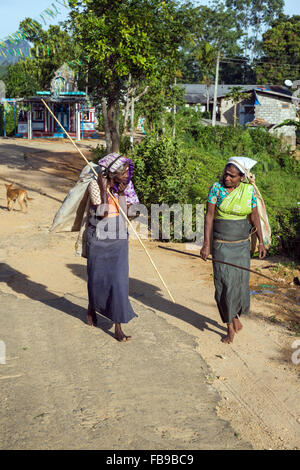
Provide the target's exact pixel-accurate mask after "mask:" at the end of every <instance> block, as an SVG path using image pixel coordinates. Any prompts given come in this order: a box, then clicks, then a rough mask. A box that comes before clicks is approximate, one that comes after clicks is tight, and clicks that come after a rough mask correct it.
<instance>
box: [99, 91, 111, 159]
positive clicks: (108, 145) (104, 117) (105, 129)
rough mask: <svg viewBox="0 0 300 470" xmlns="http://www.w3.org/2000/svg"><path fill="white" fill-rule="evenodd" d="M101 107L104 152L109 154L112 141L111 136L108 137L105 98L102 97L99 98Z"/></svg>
mask: <svg viewBox="0 0 300 470" xmlns="http://www.w3.org/2000/svg"><path fill="white" fill-rule="evenodd" d="M101 106H102V116H103V127H104V132H105V143H106V150H107V153H111V151H112V141H111V135H110V130H109V123H108V113H107V104H106V98H104V96H103V97H102V98H101Z"/></svg>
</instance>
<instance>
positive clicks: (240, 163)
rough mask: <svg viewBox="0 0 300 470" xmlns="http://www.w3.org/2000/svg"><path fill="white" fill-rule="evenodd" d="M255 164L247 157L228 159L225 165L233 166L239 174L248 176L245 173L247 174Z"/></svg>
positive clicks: (254, 161)
mask: <svg viewBox="0 0 300 470" xmlns="http://www.w3.org/2000/svg"><path fill="white" fill-rule="evenodd" d="M256 163H257V161H256V160H252V158H248V157H230V158H229V160H228V162H227V163H226V165H234V166H236V167H237V168H238V169H239V170H240V172H241V173H243V174H244V175H246V176H248V175H247V173H249V171H250V170H251V168H252V167H253V166H254V165H256Z"/></svg>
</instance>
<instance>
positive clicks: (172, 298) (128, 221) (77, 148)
mask: <svg viewBox="0 0 300 470" xmlns="http://www.w3.org/2000/svg"><path fill="white" fill-rule="evenodd" d="M41 101H42V103H43V104H44V106H45V108H46V109H47V110H48V111H49V113H50V114H51V116H52V117H53V118H54V119H55V121H56V122H57V124H59V126H60V127H61V128H62V130H63V131H64V132H65V134H66V136H67V137H68V138H69V140H70V141H71V142H72V144H73V145H74V147H75V148H76V150H77V151H78V152H79V153H80V155H81V156H82V158H83V159H84V160H85V161H86V163H87V164H88V165H89V167H90V168H91V169H92V171H93V172H94V174H95V176H96V177H97V178H98V173H97V172H96V170H95V169H94V168H93V166H92V165H91V164H90V162H89V161H88V160H87V159H86V157H85V156H84V155H83V153H82V151H81V150H80V148H79V147H78V146H77V145H76V144H75V142H74V141H73V139H72V138H71V137H70V135H69V134H68V132H67V131H66V130H65V128H64V127H63V126H62V124H61V123H60V122H59V120H58V119H57V118H56V116H55V115H54V113H53V112H52V111H51V109H50V108H49V106H48V105H47V104H46V102H45V101H44V100H43V99H42V100H41ZM108 193H109V195H110V196H111V197H112V199H113V200H114V202H115V203H116V204H117V206H118V207H119V210H120V211H121V213H122V215H123V216H124V217H125V219H126V221H127V223H128V224H129V225H130V227H131V228H132V230H133V231H134V233H135V235H136V237H137V239H138V241H139V242H140V244H141V245H142V247H143V249H144V250H145V253H146V255H147V256H148V258H149V260H150V262H151V264H152V266H153V267H154V269H155V271H156V272H157V274H158V277H159V279H160V280H161V282H162V283H163V285H164V287H165V288H166V291H167V292H168V294H169V296H170V299H171V300H172V302H173V303H174V304H175V303H176V302H175V300H174V297H173V296H172V294H171V292H170V290H169V288H168V286H167V284H166V283H165V281H164V280H163V278H162V276H161V274H160V272H159V271H158V269H157V267H156V265H155V263H154V261H153V260H152V258H151V256H150V254H149V252H148V250H147V249H146V247H145V245H144V243H143V242H142V240H141V238H140V237H139V235H138V233H137V232H136V230H135V228H134V226H133V225H132V223H131V222H130V220H129V219H128V217H127V215H126V214H125V212H124V211H123V209H122V207H121V206H120V204H119V202H118V201H117V199H116V198H115V197H114V196H113V195H112V194H111V192H110V191H109V189H108Z"/></svg>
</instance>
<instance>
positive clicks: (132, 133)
mask: <svg viewBox="0 0 300 470" xmlns="http://www.w3.org/2000/svg"><path fill="white" fill-rule="evenodd" d="M130 120H131V124H130V144H131V147H133V142H134V98H131V119H130Z"/></svg>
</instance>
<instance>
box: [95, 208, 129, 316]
mask: <svg viewBox="0 0 300 470" xmlns="http://www.w3.org/2000/svg"><path fill="white" fill-rule="evenodd" d="M115 219H116V221H117V223H116V224H113V225H114V227H116V230H114V233H108V234H107V238H105V239H100V240H98V239H97V237H96V225H97V223H100V224H103V226H104V225H105V221H104V220H101V221H97V220H96V219H95V217H91V218H90V223H89V227H88V233H87V255H88V256H87V274H88V295H89V305H90V306H91V307H92V308H94V309H95V310H96V311H97V312H99V313H101V314H102V315H104V316H106V317H107V318H109V319H110V320H111V321H113V322H115V323H128V322H129V321H130V320H131V319H132V318H133V317H136V316H137V315H136V314H135V313H134V311H133V309H132V306H131V304H130V301H129V298H128V291H129V279H128V271H129V267H128V235H127V230H126V233H125V237H124V230H122V235H121V236H120V233H119V217H116V218H115ZM110 222H111V221H110Z"/></svg>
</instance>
